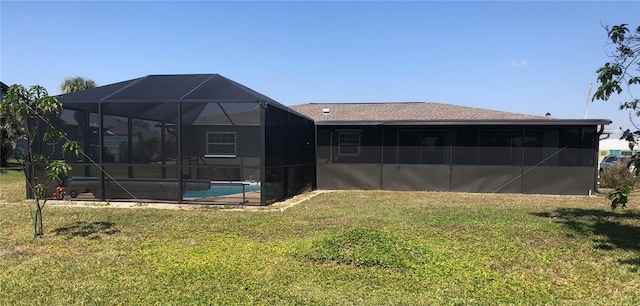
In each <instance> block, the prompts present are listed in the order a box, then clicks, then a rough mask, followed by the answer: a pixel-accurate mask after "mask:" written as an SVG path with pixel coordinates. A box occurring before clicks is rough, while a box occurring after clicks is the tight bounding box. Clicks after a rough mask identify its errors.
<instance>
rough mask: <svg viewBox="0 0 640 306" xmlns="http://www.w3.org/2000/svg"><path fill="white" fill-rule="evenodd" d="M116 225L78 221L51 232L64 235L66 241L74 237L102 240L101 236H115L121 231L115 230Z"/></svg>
mask: <svg viewBox="0 0 640 306" xmlns="http://www.w3.org/2000/svg"><path fill="white" fill-rule="evenodd" d="M114 225H115V224H114V223H111V222H84V221H78V222H75V223H72V224H70V225H67V226H64V227H59V228H56V229H54V230H52V231H51V232H53V233H55V234H56V235H64V236H66V239H71V238H73V237H88V238H89V239H92V240H97V239H101V235H114V234H117V233H119V232H120V230H118V229H115V228H113V226H114Z"/></svg>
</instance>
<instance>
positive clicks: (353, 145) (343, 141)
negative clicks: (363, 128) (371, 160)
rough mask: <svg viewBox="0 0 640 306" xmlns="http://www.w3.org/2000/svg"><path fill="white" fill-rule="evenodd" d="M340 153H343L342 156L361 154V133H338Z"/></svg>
mask: <svg viewBox="0 0 640 306" xmlns="http://www.w3.org/2000/svg"><path fill="white" fill-rule="evenodd" d="M338 155H342V156H358V155H360V133H359V132H340V133H338Z"/></svg>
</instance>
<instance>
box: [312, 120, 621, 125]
mask: <svg viewBox="0 0 640 306" xmlns="http://www.w3.org/2000/svg"><path fill="white" fill-rule="evenodd" d="M315 124H316V125H545V126H548V125H601V124H603V125H608V124H611V120H608V119H592V120H584V119H540V120H531V119H524V120H429V121H419V120H388V121H383V120H363V121H348V120H329V121H325V120H323V121H316V122H315Z"/></svg>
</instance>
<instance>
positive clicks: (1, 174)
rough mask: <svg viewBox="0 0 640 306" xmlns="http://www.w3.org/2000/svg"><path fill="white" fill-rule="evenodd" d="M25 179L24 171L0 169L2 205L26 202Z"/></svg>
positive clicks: (0, 199) (0, 201) (0, 198)
mask: <svg viewBox="0 0 640 306" xmlns="http://www.w3.org/2000/svg"><path fill="white" fill-rule="evenodd" d="M25 188H26V185H25V179H24V172H23V171H22V170H5V169H0V203H2V202H5V203H15V202H21V201H23V200H24V196H25Z"/></svg>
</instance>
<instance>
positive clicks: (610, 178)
mask: <svg viewBox="0 0 640 306" xmlns="http://www.w3.org/2000/svg"><path fill="white" fill-rule="evenodd" d="M635 182H636V178H635V177H634V175H633V171H630V170H629V168H628V167H627V163H617V164H615V165H613V166H612V167H610V168H607V169H605V170H604V171H602V172H600V181H599V183H600V187H606V188H616V187H618V186H630V187H631V188H632V189H633V188H635Z"/></svg>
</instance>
